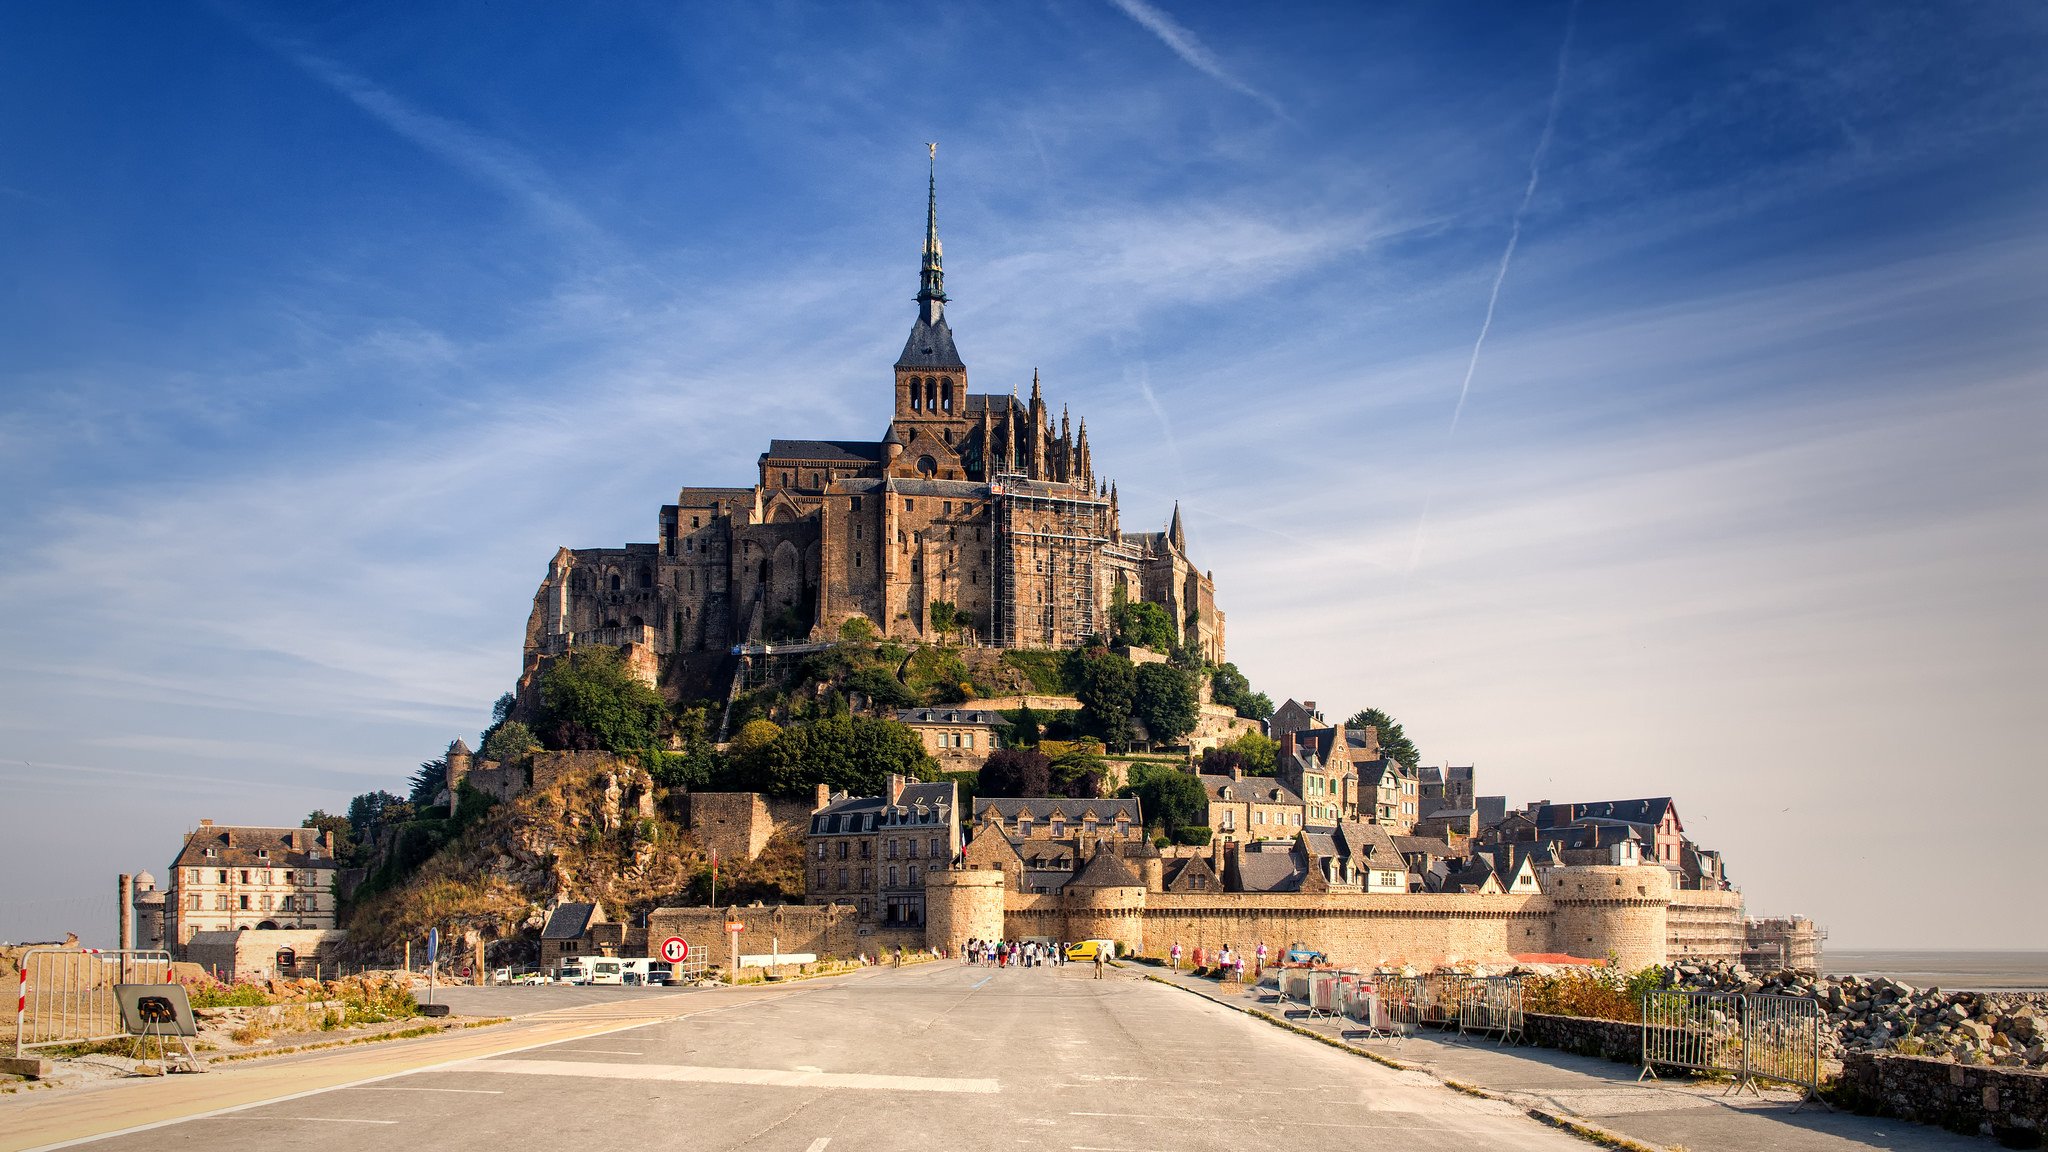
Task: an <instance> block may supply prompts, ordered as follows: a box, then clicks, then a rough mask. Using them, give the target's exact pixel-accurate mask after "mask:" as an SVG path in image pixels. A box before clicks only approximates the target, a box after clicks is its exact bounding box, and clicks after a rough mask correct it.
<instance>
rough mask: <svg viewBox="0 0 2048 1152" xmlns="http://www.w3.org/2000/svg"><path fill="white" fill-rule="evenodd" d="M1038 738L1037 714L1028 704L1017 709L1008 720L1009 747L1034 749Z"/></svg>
mask: <svg viewBox="0 0 2048 1152" xmlns="http://www.w3.org/2000/svg"><path fill="white" fill-rule="evenodd" d="M1038 736H1039V732H1038V713H1036V712H1033V711H1032V710H1031V705H1029V704H1026V705H1024V706H1023V707H1022V708H1019V709H1017V712H1016V714H1015V716H1014V717H1013V718H1012V719H1011V720H1010V739H1009V745H1010V747H1012V748H1036V747H1037V746H1038Z"/></svg>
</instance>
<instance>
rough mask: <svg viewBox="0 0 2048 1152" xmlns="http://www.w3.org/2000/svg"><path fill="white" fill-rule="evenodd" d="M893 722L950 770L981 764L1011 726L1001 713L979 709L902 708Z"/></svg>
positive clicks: (943, 766) (956, 770) (962, 769)
mask: <svg viewBox="0 0 2048 1152" xmlns="http://www.w3.org/2000/svg"><path fill="white" fill-rule="evenodd" d="M896 722H897V723H898V724H901V725H903V726H905V727H907V728H909V729H910V730H911V731H913V732H915V733H917V736H918V739H920V740H922V741H924V750H925V751H926V752H929V753H931V755H932V758H933V759H934V760H937V761H938V762H939V765H940V767H942V768H944V769H945V770H947V771H949V772H958V771H969V770H972V769H975V768H979V767H981V763H982V761H984V760H987V759H988V754H989V753H991V752H993V751H995V750H996V749H997V748H1000V747H1001V746H1002V745H1001V744H1000V743H999V740H1000V734H1001V733H1003V732H1007V731H1009V728H1010V722H1009V721H1007V720H1005V719H1003V714H1002V713H1000V712H994V711H989V710H986V709H980V708H905V709H902V710H901V711H898V712H897V713H896Z"/></svg>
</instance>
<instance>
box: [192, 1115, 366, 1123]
mask: <svg viewBox="0 0 2048 1152" xmlns="http://www.w3.org/2000/svg"><path fill="white" fill-rule="evenodd" d="M221 1119H223V1120H254V1121H257V1122H259V1123H261V1122H262V1121H265V1120H306V1121H310V1122H312V1123H315V1124H396V1123H398V1121H396V1120H356V1119H352V1118H350V1117H347V1116H223V1117H221Z"/></svg>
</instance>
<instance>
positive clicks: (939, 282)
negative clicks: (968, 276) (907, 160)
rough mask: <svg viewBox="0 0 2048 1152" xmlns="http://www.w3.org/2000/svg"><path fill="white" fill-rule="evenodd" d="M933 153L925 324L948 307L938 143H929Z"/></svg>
mask: <svg viewBox="0 0 2048 1152" xmlns="http://www.w3.org/2000/svg"><path fill="white" fill-rule="evenodd" d="M925 149H926V150H927V151H928V152H929V153H930V154H931V175H930V178H929V180H928V182H927V184H926V186H925V206H924V269H923V271H922V273H920V275H919V277H918V283H917V307H918V316H919V318H920V319H922V320H923V321H924V322H925V323H926V324H933V323H936V322H937V321H938V319H939V317H940V315H942V314H943V313H944V312H945V310H946V270H945V261H944V259H943V257H942V256H941V253H940V249H939V146H938V145H937V144H926V145H925Z"/></svg>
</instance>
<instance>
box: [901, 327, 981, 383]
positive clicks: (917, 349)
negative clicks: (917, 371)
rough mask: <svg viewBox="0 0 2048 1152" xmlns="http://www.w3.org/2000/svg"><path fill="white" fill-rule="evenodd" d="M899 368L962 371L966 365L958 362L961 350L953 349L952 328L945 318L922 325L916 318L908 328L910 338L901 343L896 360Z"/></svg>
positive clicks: (960, 361)
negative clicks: (901, 353) (900, 353)
mask: <svg viewBox="0 0 2048 1152" xmlns="http://www.w3.org/2000/svg"><path fill="white" fill-rule="evenodd" d="M896 366H897V367H898V368H934V369H945V368H951V369H953V370H954V371H956V372H965V371H966V370H967V365H966V363H965V362H963V361H962V360H961V359H960V350H959V349H958V348H955V347H954V346H953V326H952V325H951V324H948V323H946V318H945V317H944V316H939V317H936V318H935V322H934V323H930V324H927V323H925V320H924V317H922V316H919V317H918V319H917V321H916V323H914V324H912V325H911V326H910V339H908V340H905V341H904V342H903V355H901V356H898V357H897V358H896Z"/></svg>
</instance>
